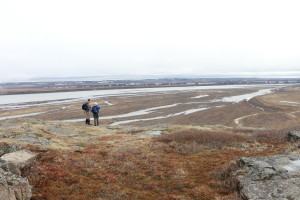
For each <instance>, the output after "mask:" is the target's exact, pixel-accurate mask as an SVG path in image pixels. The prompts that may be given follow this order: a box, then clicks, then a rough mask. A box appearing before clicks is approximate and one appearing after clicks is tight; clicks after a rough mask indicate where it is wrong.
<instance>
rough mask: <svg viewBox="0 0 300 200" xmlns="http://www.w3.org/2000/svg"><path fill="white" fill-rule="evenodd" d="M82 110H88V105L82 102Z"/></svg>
mask: <svg viewBox="0 0 300 200" xmlns="http://www.w3.org/2000/svg"><path fill="white" fill-rule="evenodd" d="M81 108H82V110H85V111H87V110H88V106H87V103H84V104H82V107H81Z"/></svg>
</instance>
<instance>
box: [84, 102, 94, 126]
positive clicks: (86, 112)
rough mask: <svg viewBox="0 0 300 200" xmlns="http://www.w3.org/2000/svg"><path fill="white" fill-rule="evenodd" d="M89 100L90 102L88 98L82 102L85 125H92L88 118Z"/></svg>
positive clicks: (89, 114) (89, 116) (89, 115)
mask: <svg viewBox="0 0 300 200" xmlns="http://www.w3.org/2000/svg"><path fill="white" fill-rule="evenodd" d="M90 102H91V100H90V99H88V100H87V102H85V103H84V104H82V110H83V112H84V115H85V124H87V125H92V124H91V121H90V118H91V113H90V110H91V106H90Z"/></svg>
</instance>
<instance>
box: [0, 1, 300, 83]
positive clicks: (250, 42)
mask: <svg viewBox="0 0 300 200" xmlns="http://www.w3.org/2000/svg"><path fill="white" fill-rule="evenodd" d="M299 10H300V1H299V0H295V1H292V0H281V1H277V0H226V1H225V0H203V1H202V0H194V1H192V0H181V1H177V0H147V1H146V0H120V1H117V0H105V1H101V0H94V1H92V0H85V1H82V0H81V1H77V0H26V1H24V0H2V1H0V66H1V73H0V82H3V81H19V80H27V79H30V78H36V77H70V76H110V77H113V76H124V77H125V76H137V77H143V76H145V75H147V76H149V75H150V76H152V75H153V76H155V75H166V76H167V75H176V76H178V77H180V76H188V75H193V76H199V77H201V76H204V75H211V74H213V75H214V74H217V75H220V74H221V75H224V76H227V75H236V76H245V75H246V76H249V77H255V76H258V75H263V76H270V75H276V76H292V75H294V76H298V77H300V26H299V19H300V12H299Z"/></svg>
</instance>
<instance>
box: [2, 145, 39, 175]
mask: <svg viewBox="0 0 300 200" xmlns="http://www.w3.org/2000/svg"><path fill="white" fill-rule="evenodd" d="M36 156H37V155H36V154H35V153H32V152H29V151H26V150H20V151H16V152H12V153H7V154H4V155H3V156H1V161H2V162H3V164H2V165H1V168H2V169H4V170H5V171H8V172H12V173H14V174H16V175H19V176H20V175H21V170H22V169H24V168H26V167H28V166H30V165H32V164H33V162H34V161H35V159H36Z"/></svg>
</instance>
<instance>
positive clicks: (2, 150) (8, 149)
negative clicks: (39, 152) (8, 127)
mask: <svg viewBox="0 0 300 200" xmlns="http://www.w3.org/2000/svg"><path fill="white" fill-rule="evenodd" d="M19 150H20V147H19V146H17V145H4V146H0V157H1V156H3V155H4V154H7V153H12V152H15V151H19Z"/></svg>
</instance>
